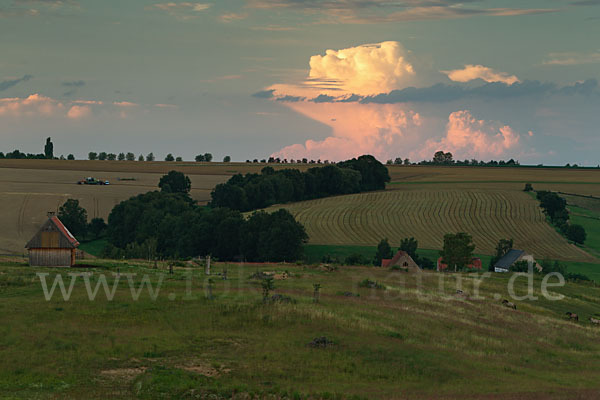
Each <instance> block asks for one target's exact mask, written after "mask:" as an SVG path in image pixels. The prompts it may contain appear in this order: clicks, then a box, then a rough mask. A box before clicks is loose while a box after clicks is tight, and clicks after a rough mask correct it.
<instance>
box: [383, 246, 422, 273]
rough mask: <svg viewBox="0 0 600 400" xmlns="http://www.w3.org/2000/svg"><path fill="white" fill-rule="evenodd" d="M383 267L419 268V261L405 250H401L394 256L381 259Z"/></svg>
mask: <svg viewBox="0 0 600 400" xmlns="http://www.w3.org/2000/svg"><path fill="white" fill-rule="evenodd" d="M381 266H382V267H387V268H390V267H402V268H407V269H419V266H418V265H417V263H416V262H415V261H414V260H413V259H412V257H411V256H410V255H409V254H408V253H407V252H405V251H402V250H399V251H398V252H397V253H396V254H395V255H394V257H392V258H384V259H382V260H381Z"/></svg>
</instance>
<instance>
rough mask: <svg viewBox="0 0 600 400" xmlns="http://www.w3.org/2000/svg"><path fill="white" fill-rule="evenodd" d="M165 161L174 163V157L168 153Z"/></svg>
mask: <svg viewBox="0 0 600 400" xmlns="http://www.w3.org/2000/svg"><path fill="white" fill-rule="evenodd" d="M165 161H175V157H173V154H171V153H169V154H167V156H166V157H165Z"/></svg>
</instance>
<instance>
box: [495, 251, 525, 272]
mask: <svg viewBox="0 0 600 400" xmlns="http://www.w3.org/2000/svg"><path fill="white" fill-rule="evenodd" d="M524 254H525V252H524V251H523V250H517V249H511V250H510V251H509V252H508V253H506V254H505V255H504V257H502V258H501V259H500V260H498V261H497V262H496V264H494V267H495V268H503V269H509V268H510V267H511V266H512V265H513V264H514V263H515V262H517V260H518V259H519V258H520V257H521V256H523V255H524Z"/></svg>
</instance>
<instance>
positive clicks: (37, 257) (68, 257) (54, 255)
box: [25, 213, 79, 267]
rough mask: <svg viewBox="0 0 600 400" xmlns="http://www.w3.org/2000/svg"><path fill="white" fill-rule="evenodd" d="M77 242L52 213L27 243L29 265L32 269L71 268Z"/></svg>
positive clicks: (73, 262)
mask: <svg viewBox="0 0 600 400" xmlns="http://www.w3.org/2000/svg"><path fill="white" fill-rule="evenodd" d="M77 246H79V242H78V241H77V239H75V237H74V236H73V235H72V234H71V232H69V230H68V229H67V228H66V227H65V226H64V225H63V223H62V222H61V221H60V219H58V217H57V216H55V215H54V213H48V220H47V221H46V222H45V223H44V225H42V227H41V228H40V230H39V231H38V232H37V233H36V234H35V236H34V237H33V238H32V239H31V240H30V241H29V243H27V245H26V246H25V248H26V249H27V250H29V265H30V266H32V267H71V266H73V265H74V264H75V254H76V250H77Z"/></svg>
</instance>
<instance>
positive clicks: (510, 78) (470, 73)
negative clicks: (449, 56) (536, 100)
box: [441, 64, 520, 85]
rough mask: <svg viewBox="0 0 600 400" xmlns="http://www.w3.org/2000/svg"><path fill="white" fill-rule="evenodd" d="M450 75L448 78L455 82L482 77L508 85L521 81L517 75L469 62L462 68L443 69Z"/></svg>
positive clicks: (488, 80)
mask: <svg viewBox="0 0 600 400" xmlns="http://www.w3.org/2000/svg"><path fill="white" fill-rule="evenodd" d="M441 72H442V73H443V74H446V75H448V78H450V80H452V81H454V82H469V81H473V80H475V79H482V80H484V81H486V82H502V83H506V84H507V85H512V84H513V83H516V82H520V80H519V78H517V77H516V75H509V74H507V73H505V72H500V71H496V70H494V69H492V68H489V67H484V66H483V65H473V64H467V65H465V67H464V68H462V69H453V70H450V71H441Z"/></svg>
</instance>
